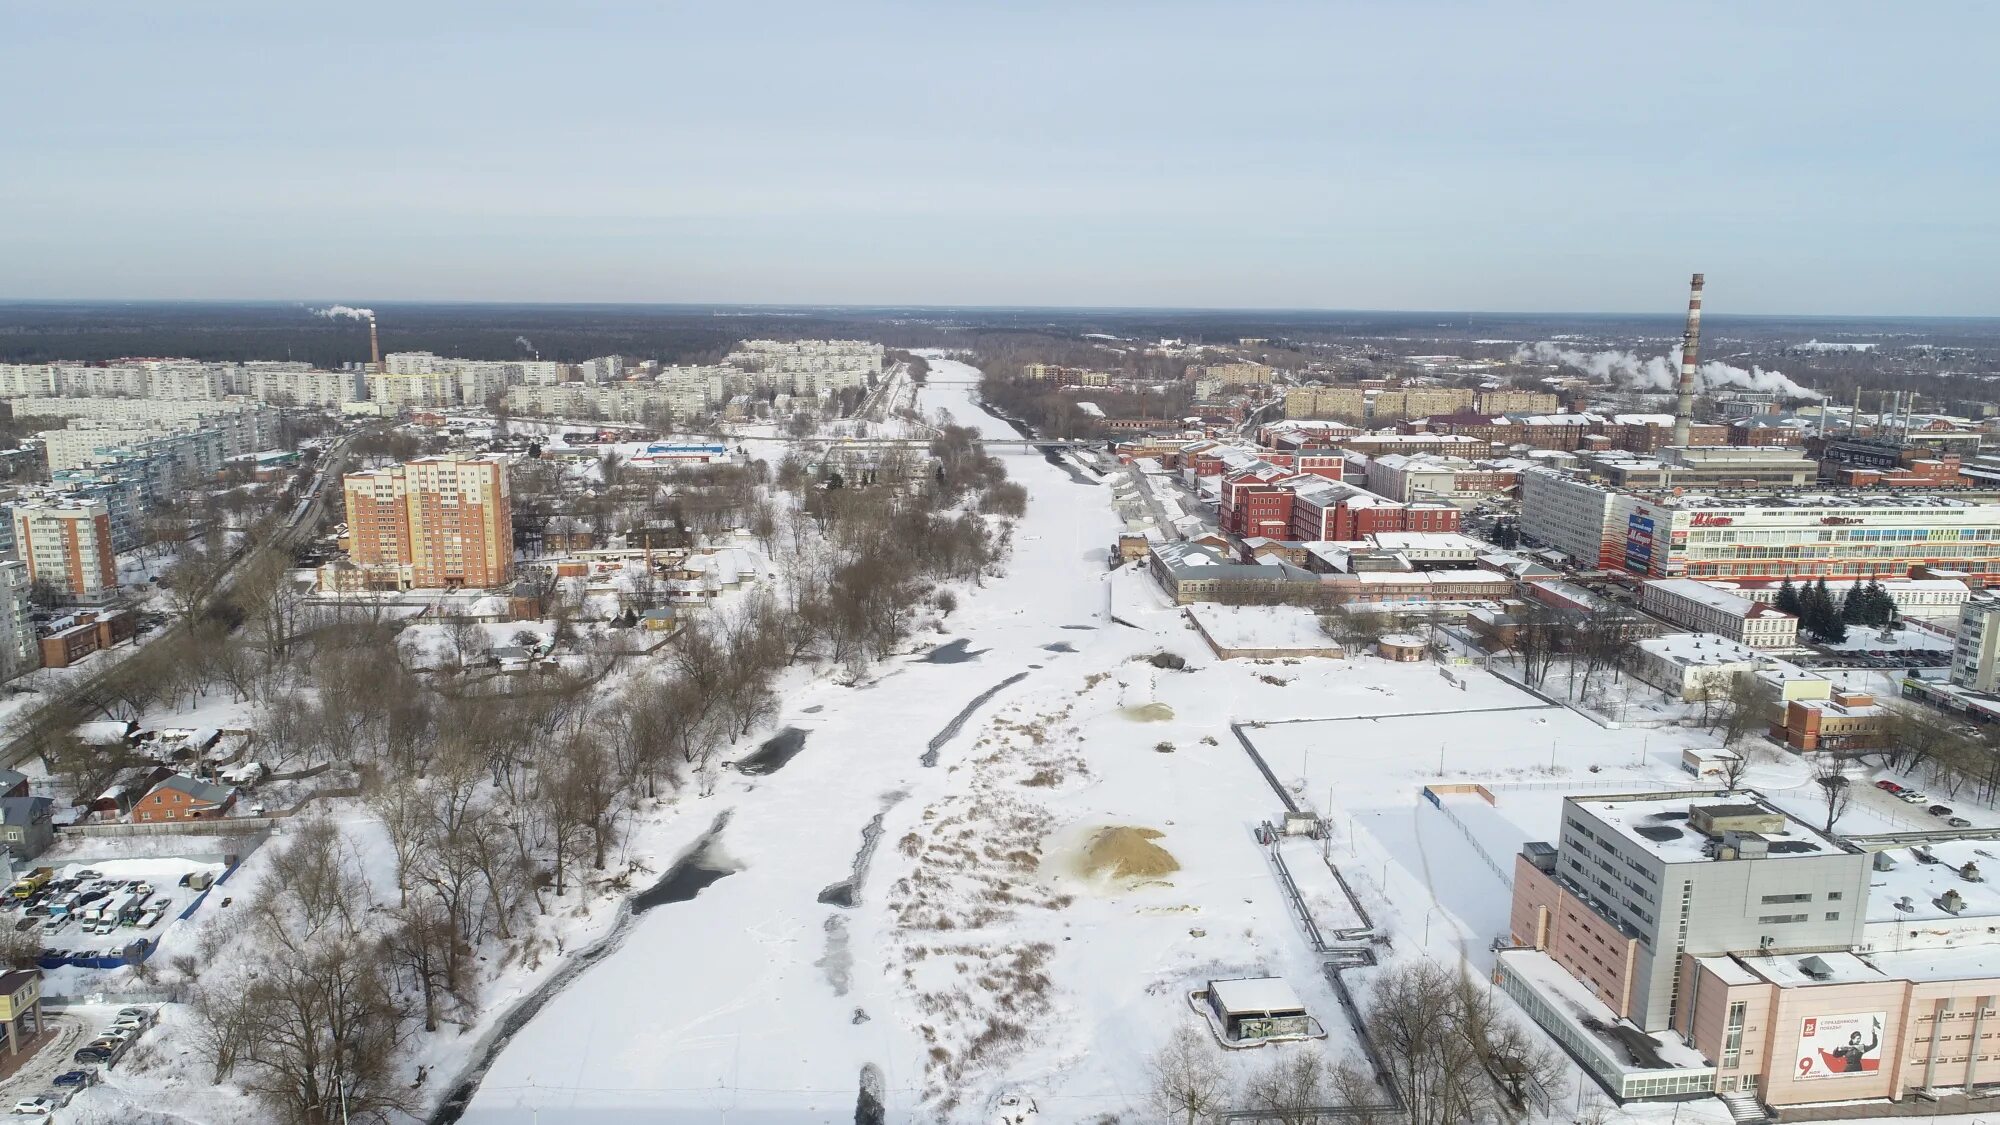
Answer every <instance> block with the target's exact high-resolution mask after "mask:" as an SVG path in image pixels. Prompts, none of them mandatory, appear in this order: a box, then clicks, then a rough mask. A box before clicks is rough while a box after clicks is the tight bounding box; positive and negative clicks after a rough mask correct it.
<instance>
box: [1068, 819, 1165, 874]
mask: <svg viewBox="0 0 2000 1125" xmlns="http://www.w3.org/2000/svg"><path fill="white" fill-rule="evenodd" d="M1159 838H1160V833H1158V832H1155V831H1153V830H1152V829H1150V828H1131V827H1127V826H1124V825H1113V826H1111V827H1109V828H1100V829H1098V830H1097V831H1096V832H1094V833H1092V834H1091V837H1090V842H1089V843H1087V844H1085V845H1084V847H1083V854H1082V855H1081V856H1080V857H1079V858H1078V861H1077V867H1078V868H1079V869H1080V871H1081V873H1082V874H1084V875H1094V876H1100V877H1109V878H1113V879H1156V878H1159V877H1160V876H1162V875H1171V874H1173V873H1174V872H1176V871H1179V870H1180V869H1181V865H1180V863H1179V862H1178V861H1176V860H1175V859H1174V856H1173V853H1172V852H1169V851H1168V850H1167V849H1165V848H1163V847H1161V846H1160V845H1158V844H1155V843H1154V842H1153V841H1154V840H1157V839H1159Z"/></svg>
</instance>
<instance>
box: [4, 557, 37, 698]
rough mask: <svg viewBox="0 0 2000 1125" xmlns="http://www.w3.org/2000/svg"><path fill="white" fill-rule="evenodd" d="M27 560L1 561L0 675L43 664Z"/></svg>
mask: <svg viewBox="0 0 2000 1125" xmlns="http://www.w3.org/2000/svg"><path fill="white" fill-rule="evenodd" d="M32 585H33V584H32V583H31V582H30V581H29V579H28V564H27V563H24V562H0V679H6V678H9V677H12V676H18V675H20V674H21V673H23V672H29V671H33V670H34V669H36V668H39V667H41V666H42V646H41V645H40V644H39V643H37V642H36V640H35V625H34V622H33V621H31V620H29V618H28V614H29V612H30V611H31V610H32V609H33V603H32V602H30V601H29V598H28V594H29V590H30V588H31V586H32Z"/></svg>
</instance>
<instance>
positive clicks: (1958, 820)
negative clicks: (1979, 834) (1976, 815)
mask: <svg viewBox="0 0 2000 1125" xmlns="http://www.w3.org/2000/svg"><path fill="white" fill-rule="evenodd" d="M1945 823H1946V824H1949V825H1951V826H1952V827H1953V828H1970V827H1972V822H1971V821H1969V820H1967V819H1965V818H1964V817H1962V816H1955V817H1952V818H1951V819H1950V820H1947V821H1945Z"/></svg>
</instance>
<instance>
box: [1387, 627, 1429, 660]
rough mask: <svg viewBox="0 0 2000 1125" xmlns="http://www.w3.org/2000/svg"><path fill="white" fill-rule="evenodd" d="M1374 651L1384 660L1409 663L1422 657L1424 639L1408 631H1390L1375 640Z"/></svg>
mask: <svg viewBox="0 0 2000 1125" xmlns="http://www.w3.org/2000/svg"><path fill="white" fill-rule="evenodd" d="M1375 648H1376V651H1377V652H1378V653H1380V654H1381V656H1382V658H1383V659H1384V660H1394V661H1398V662H1401V663H1410V662H1413V661H1418V660H1422V659H1423V658H1424V648H1425V645H1424V639H1423V638H1422V637H1415V636H1411V635H1410V634H1408V633H1391V634H1389V635H1388V636H1386V637H1383V638H1382V639H1381V640H1380V641H1377V642H1376V645H1375Z"/></svg>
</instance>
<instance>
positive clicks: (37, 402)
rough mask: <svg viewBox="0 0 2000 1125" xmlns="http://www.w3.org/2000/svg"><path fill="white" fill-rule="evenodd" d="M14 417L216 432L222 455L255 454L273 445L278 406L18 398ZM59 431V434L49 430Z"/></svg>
mask: <svg viewBox="0 0 2000 1125" xmlns="http://www.w3.org/2000/svg"><path fill="white" fill-rule="evenodd" d="M13 406H14V414H15V415H16V416H17V417H18V416H22V415H30V416H36V417H53V418H87V419H91V420H93V421H95V422H103V423H106V424H108V425H111V426H118V427H124V428H127V429H132V430H147V431H150V432H152V433H154V434H162V435H164V434H169V433H174V432H177V431H182V430H195V429H203V430H216V431H219V432H220V433H221V434H222V443H223V456H225V457H234V456H236V455H238V454H241V453H257V452H259V451H261V450H266V449H270V448H271V447H272V446H274V445H276V444H277V443H278V423H279V412H278V409H277V407H274V406H269V405H266V404H264V403H260V402H252V401H250V400H248V399H241V398H235V399H225V400H223V401H221V402H183V401H174V400H166V399H129V398H22V399H16V400H14V404H13ZM49 432H50V433H58V432H60V431H54V430H52V431H49Z"/></svg>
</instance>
